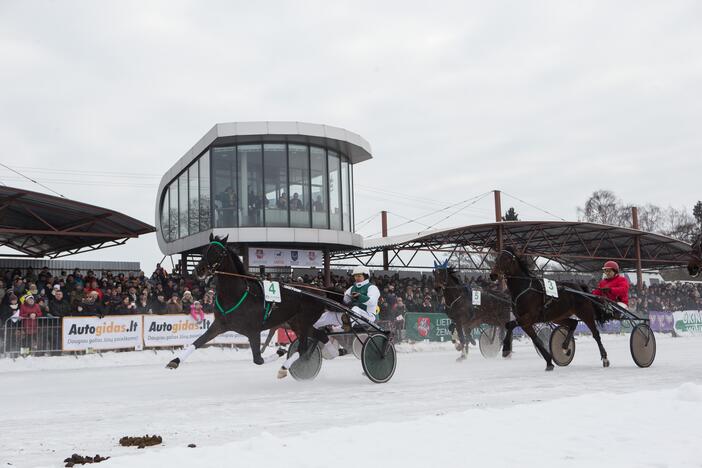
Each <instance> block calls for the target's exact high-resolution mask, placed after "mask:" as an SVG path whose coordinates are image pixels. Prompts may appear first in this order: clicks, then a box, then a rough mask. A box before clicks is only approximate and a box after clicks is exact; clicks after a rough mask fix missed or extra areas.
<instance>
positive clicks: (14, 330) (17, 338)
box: [0, 317, 61, 356]
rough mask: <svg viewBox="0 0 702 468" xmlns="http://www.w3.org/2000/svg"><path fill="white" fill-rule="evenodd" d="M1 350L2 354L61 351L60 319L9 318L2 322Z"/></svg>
mask: <svg viewBox="0 0 702 468" xmlns="http://www.w3.org/2000/svg"><path fill="white" fill-rule="evenodd" d="M3 328H4V330H3V333H0V339H2V346H0V349H2V352H3V354H4V355H9V356H13V355H15V356H16V355H19V354H30V353H60V352H61V319H60V318H52V317H39V318H36V319H24V320H17V319H12V318H9V319H7V321H6V322H5V324H4V327H3Z"/></svg>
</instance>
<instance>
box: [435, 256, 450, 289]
mask: <svg viewBox="0 0 702 468" xmlns="http://www.w3.org/2000/svg"><path fill="white" fill-rule="evenodd" d="M433 273H434V290H436V291H441V290H442V289H443V288H445V287H446V286H447V285H448V279H449V269H448V260H446V261H445V262H442V263H439V262H437V261H436V260H435V261H434V271H433Z"/></svg>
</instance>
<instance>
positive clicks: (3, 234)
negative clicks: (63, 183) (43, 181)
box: [0, 187, 155, 258]
mask: <svg viewBox="0 0 702 468" xmlns="http://www.w3.org/2000/svg"><path fill="white" fill-rule="evenodd" d="M154 231H155V229H154V227H153V226H151V225H149V224H146V223H142V222H141V221H139V220H136V219H134V218H132V217H130V216H127V215H124V214H122V213H118V212H116V211H112V210H108V209H106V208H100V207H98V206H93V205H88V204H86V203H81V202H77V201H73V200H68V199H66V198H62V197H55V196H52V195H46V194H43V193H38V192H31V191H29V190H23V189H18V188H12V187H0V246H7V247H10V248H12V249H14V250H17V251H19V252H21V255H19V256H22V257H52V258H56V257H62V256H66V255H72V254H76V253H79V252H85V251H89V250H97V249H101V248H106V247H112V246H115V245H121V244H124V243H125V242H126V241H127V239H130V238H133V237H138V236H140V235H142V234H148V233H150V232H154ZM3 256H8V255H3ZM11 256H12V255H11Z"/></svg>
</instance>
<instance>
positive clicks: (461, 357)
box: [456, 354, 466, 362]
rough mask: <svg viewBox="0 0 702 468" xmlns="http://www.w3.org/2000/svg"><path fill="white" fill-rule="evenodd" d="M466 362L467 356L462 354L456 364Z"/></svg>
mask: <svg viewBox="0 0 702 468" xmlns="http://www.w3.org/2000/svg"><path fill="white" fill-rule="evenodd" d="M465 360H466V355H465V354H461V355H460V356H458V357H457V358H456V362H463V361H465Z"/></svg>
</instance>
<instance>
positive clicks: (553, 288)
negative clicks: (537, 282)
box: [544, 278, 558, 298]
mask: <svg viewBox="0 0 702 468" xmlns="http://www.w3.org/2000/svg"><path fill="white" fill-rule="evenodd" d="M544 291H545V292H546V295H547V296H551V297H556V298H557V297H558V285H556V282H555V281H553V280H550V279H546V278H544Z"/></svg>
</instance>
